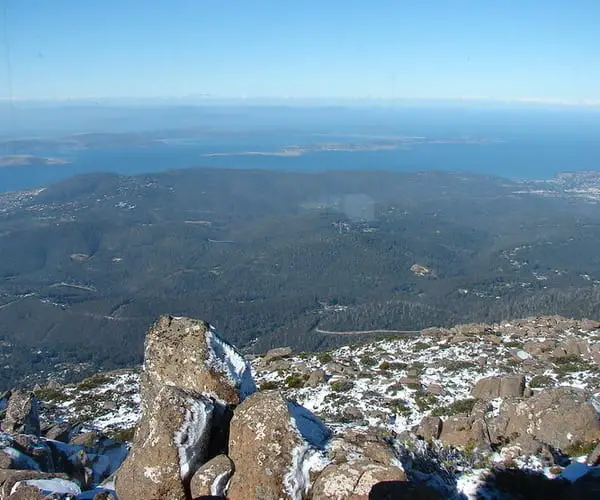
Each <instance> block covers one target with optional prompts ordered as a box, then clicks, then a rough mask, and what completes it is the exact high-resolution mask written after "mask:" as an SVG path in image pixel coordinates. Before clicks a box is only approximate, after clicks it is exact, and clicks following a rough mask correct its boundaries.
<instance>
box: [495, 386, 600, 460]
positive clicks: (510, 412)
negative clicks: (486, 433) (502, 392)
mask: <svg viewBox="0 0 600 500" xmlns="http://www.w3.org/2000/svg"><path fill="white" fill-rule="evenodd" d="M493 427H494V432H495V435H496V437H499V436H501V437H510V436H520V435H523V434H528V435H530V436H533V437H535V438H536V439H537V440H538V441H540V442H542V443H546V444H549V445H551V446H553V447H555V448H560V449H563V450H564V449H567V448H568V447H569V445H571V444H573V443H592V442H595V441H597V440H598V439H600V418H599V415H598V412H597V411H596V409H595V408H594V406H593V405H592V404H591V403H590V402H589V398H588V395H587V394H586V393H585V391H583V390H581V389H576V388H574V387H556V388H552V389H546V390H543V391H541V392H539V393H537V394H535V395H534V396H532V397H531V398H528V399H524V400H520V399H517V400H509V401H506V402H505V403H504V404H503V405H502V407H501V408H500V414H499V416H498V418H497V419H496V420H495V423H494V426H493Z"/></svg>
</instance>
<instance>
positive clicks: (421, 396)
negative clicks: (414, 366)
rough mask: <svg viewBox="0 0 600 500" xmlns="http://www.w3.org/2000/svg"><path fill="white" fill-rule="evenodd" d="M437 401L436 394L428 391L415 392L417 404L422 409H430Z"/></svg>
mask: <svg viewBox="0 0 600 500" xmlns="http://www.w3.org/2000/svg"><path fill="white" fill-rule="evenodd" d="M436 403H437V397H436V395H435V394H431V393H430V392H426V391H419V392H417V393H416V394H415V404H416V405H417V407H418V408H419V410H421V411H425V410H429V409H430V408H431V407H433V406H434V405H435V404H436Z"/></svg>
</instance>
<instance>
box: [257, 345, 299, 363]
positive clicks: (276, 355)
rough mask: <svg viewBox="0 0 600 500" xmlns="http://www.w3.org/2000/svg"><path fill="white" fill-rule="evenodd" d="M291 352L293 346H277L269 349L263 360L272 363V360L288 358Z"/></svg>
mask: <svg viewBox="0 0 600 500" xmlns="http://www.w3.org/2000/svg"><path fill="white" fill-rule="evenodd" d="M291 354H292V348H291V347H276V348H274V349H270V350H269V351H267V353H266V354H265V357H264V359H263V361H264V362H265V363H270V362H271V361H275V360H276V359H281V358H287V357H288V356H291Z"/></svg>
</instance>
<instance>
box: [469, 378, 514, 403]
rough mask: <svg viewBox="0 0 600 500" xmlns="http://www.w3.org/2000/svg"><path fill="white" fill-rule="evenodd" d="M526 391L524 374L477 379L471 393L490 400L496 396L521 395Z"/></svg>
mask: <svg viewBox="0 0 600 500" xmlns="http://www.w3.org/2000/svg"><path fill="white" fill-rule="evenodd" d="M524 391H525V377H524V376H523V375H508V376H504V377H487V378H482V379H480V380H478V381H477V383H476V384H475V387H473V391H472V392H471V394H472V395H473V397H474V398H478V399H484V400H490V399H496V398H507V397H521V396H523V392H524Z"/></svg>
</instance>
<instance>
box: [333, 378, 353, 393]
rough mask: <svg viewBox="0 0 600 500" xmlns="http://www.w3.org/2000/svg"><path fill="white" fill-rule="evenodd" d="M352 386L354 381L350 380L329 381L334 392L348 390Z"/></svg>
mask: <svg viewBox="0 0 600 500" xmlns="http://www.w3.org/2000/svg"><path fill="white" fill-rule="evenodd" d="M353 387H354V383H353V382H351V381H350V380H335V381H334V382H331V389H332V390H334V391H335V392H345V391H349V390H350V389H352V388H353Z"/></svg>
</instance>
